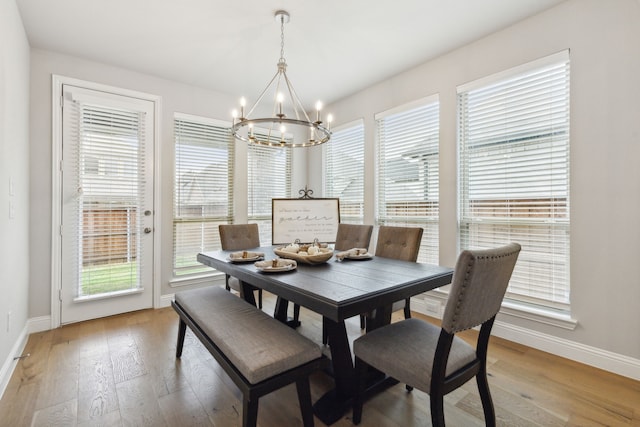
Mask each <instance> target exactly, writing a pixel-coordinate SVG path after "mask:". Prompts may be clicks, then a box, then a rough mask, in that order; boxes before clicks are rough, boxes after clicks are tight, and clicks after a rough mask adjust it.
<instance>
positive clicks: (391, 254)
mask: <svg viewBox="0 0 640 427" xmlns="http://www.w3.org/2000/svg"><path fill="white" fill-rule="evenodd" d="M422 232H423V230H422V228H421V227H395V226H389V225H381V226H380V228H379V229H378V243H377V244H376V254H375V255H376V256H379V257H383V258H393V259H399V260H401V261H410V262H416V260H417V259H418V252H420V242H421V240H422Z"/></svg>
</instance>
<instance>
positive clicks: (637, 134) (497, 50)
mask: <svg viewBox="0 0 640 427" xmlns="http://www.w3.org/2000/svg"><path fill="white" fill-rule="evenodd" d="M564 49H570V57H571V311H572V313H571V315H572V317H573V318H574V319H576V320H577V321H578V325H577V328H576V329H575V330H574V331H569V330H565V329H561V328H558V327H552V326H549V325H545V324H543V323H539V322H531V321H525V320H523V319H520V318H517V317H513V316H501V317H499V320H501V321H503V322H508V323H509V324H511V325H514V326H515V327H521V328H525V329H527V330H530V331H533V335H535V333H536V332H541V333H544V334H548V335H550V336H551V337H554V338H560V339H561V340H567V341H571V342H572V343H578V344H580V345H584V346H591V347H594V348H597V349H602V350H606V351H610V352H613V353H616V354H618V355H624V356H628V357H630V358H635V359H636V360H635V368H634V369H635V370H636V377H637V378H640V371H639V368H638V366H640V365H638V359H640V338H638V332H637V331H638V330H640V314H639V313H640V279H639V278H638V274H637V268H638V264H639V260H640V228H639V226H638V219H639V218H640V168H639V167H638V165H637V163H638V159H640V102H639V101H638V100H639V96H640V2H638V1H636V0H611V1H604V0H573V1H568V2H566V3H562V4H561V5H559V6H558V7H556V8H553V9H550V10H549V11H547V12H544V13H542V14H539V15H537V16H535V17H533V18H530V19H527V20H526V21H523V22H521V23H519V24H517V25H514V26H512V27H509V28H507V29H505V30H503V31H500V32H498V33H495V34H492V35H490V36H488V37H486V38H484V39H481V40H478V41H476V42H474V43H472V44H470V45H467V46H465V47H463V48H461V49H457V50H455V51H453V52H450V53H448V54H446V55H443V56H441V57H439V58H438V59H436V60H433V61H430V62H428V63H425V64H422V65H420V66H418V67H416V68H414V69H411V70H408V71H407V72H405V73H402V74H400V75H397V76H395V77H394V78H392V79H389V80H387V81H384V82H381V83H379V84H376V85H375V86H372V87H370V88H368V89H366V90H363V91H362V92H360V93H357V94H355V95H353V96H350V97H348V98H346V99H343V100H341V101H340V102H336V103H334V104H332V105H330V106H328V109H330V110H331V111H333V113H334V117H336V118H338V119H339V120H340V122H345V123H346V122H349V121H352V120H355V119H357V118H361V117H363V118H364V121H365V127H366V131H365V133H366V134H365V138H366V147H367V148H366V155H365V158H366V159H367V160H368V162H367V166H368V167H367V169H366V171H365V174H366V179H365V182H367V183H372V182H373V181H374V169H373V164H374V163H373V162H374V153H373V146H374V143H375V141H374V128H375V123H374V118H373V117H374V114H375V113H377V112H380V111H385V110H387V109H389V108H391V107H395V106H398V105H402V104H403V103H407V102H409V101H412V100H415V99H419V98H422V97H425V96H428V95H432V94H439V97H440V105H441V107H440V108H441V110H440V120H441V129H440V138H441V139H440V156H441V157H440V162H441V163H440V197H441V210H440V227H441V228H440V260H441V263H442V264H445V265H449V266H453V264H454V262H455V258H456V256H457V248H456V243H457V237H456V232H457V222H456V220H457V206H456V203H457V201H456V193H457V177H456V174H457V152H456V144H457V141H456V86H458V85H461V84H464V83H467V82H470V81H473V80H476V79H479V78H481V77H484V76H488V75H491V74H494V73H497V72H500V71H502V70H505V69H509V68H512V67H515V66H517V65H519V64H523V63H526V62H529V61H532V60H535V59H538V58H541V57H544V56H547V55H550V54H553V53H555V52H559V51H561V50H564ZM339 124H340V123H337V124H336V125H339ZM320 153H321V150H320V149H317V150H315V151H314V156H316V161H310V165H312V166H314V165H315V167H318V168H320V167H321V165H320V161H319V157H318V156H319V155H320ZM318 175H319V172H318V171H315V172H314V171H311V174H310V176H312V177H314V176H318ZM368 185H369V186H368V187H367V188H366V200H367V204H366V208H367V210H366V222H368V223H373V221H374V193H373V187H372V185H371V184H368ZM310 186H311V187H312V188H319V186H320V182H313V181H312V182H310ZM629 331H632V332H629Z"/></svg>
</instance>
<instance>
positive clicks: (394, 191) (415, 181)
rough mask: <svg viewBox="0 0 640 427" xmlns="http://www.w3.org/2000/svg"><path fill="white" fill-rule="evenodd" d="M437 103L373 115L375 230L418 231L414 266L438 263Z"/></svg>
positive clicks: (426, 102)
mask: <svg viewBox="0 0 640 427" xmlns="http://www.w3.org/2000/svg"><path fill="white" fill-rule="evenodd" d="M439 108H440V107H439V102H438V101H437V100H436V101H434V100H433V99H429V100H423V101H419V102H417V103H412V104H411V105H410V106H407V107H405V108H402V107H401V108H400V109H395V110H394V111H392V112H388V113H381V114H378V115H376V128H377V143H378V159H377V168H378V173H377V176H378V181H377V186H378V199H377V223H378V225H396V226H406V227H422V228H423V229H424V233H423V237H422V242H421V245H420V252H419V254H418V261H420V262H428V263H432V264H438V261H439V210H440V209H439V170H440V165H439V163H440V160H439V141H440V138H439V132H440V123H439V121H440V115H439Z"/></svg>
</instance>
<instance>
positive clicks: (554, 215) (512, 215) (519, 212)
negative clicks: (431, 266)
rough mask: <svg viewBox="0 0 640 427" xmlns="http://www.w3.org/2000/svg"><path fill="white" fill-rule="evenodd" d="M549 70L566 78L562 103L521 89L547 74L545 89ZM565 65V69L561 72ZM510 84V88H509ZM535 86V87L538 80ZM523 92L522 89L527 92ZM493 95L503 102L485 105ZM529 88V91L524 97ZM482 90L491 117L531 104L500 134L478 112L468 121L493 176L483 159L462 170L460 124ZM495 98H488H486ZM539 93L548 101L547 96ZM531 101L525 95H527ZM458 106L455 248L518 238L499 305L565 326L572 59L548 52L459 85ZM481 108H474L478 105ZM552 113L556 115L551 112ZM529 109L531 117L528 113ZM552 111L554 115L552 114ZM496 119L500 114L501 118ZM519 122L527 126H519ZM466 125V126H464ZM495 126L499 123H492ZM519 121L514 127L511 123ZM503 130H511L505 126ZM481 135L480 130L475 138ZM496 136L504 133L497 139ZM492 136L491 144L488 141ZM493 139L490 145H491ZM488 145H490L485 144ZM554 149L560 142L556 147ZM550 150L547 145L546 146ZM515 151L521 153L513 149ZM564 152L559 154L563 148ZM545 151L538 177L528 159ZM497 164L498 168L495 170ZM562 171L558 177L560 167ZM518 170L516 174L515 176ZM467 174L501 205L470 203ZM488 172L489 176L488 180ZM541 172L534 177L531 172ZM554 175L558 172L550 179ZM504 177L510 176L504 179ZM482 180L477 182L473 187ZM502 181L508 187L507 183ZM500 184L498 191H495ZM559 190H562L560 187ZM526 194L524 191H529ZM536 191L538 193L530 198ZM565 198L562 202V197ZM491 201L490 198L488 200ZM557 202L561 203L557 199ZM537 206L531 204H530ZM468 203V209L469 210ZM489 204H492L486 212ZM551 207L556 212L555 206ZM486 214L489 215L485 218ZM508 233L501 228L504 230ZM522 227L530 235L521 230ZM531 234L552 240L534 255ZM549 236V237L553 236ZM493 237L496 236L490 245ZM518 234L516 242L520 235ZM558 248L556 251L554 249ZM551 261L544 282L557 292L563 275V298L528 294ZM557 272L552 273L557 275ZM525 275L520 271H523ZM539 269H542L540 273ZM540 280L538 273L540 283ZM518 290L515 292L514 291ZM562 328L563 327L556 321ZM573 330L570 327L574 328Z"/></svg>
mask: <svg viewBox="0 0 640 427" xmlns="http://www.w3.org/2000/svg"><path fill="white" fill-rule="evenodd" d="M552 67H558V69H559V70H558V72H557V74H558V75H561V74H562V73H565V74H566V75H565V77H564V81H563V82H562V83H559V84H558V85H559V86H562V85H564V86H562V88H563V89H562V90H564V91H565V92H564V95H563V94H560V95H557V96H558V97H559V98H561V99H560V100H559V101H557V100H555V99H554V96H555V95H556V92H555V91H554V92H553V95H548V94H545V95H540V96H537V97H533V96H531V94H536V95H537V94H538V92H536V91H537V90H538V89H530V88H528V87H527V85H528V84H531V85H533V84H534V83H529V81H533V79H534V77H533V76H534V75H535V74H536V73H540V74H542V73H546V74H545V76H546V77H545V78H546V79H547V80H545V84H548V85H550V86H551V85H552V84H553V81H554V77H553V72H551V71H549V70H550V69H552ZM563 67H564V69H562V68H563ZM557 80H558V81H560V80H562V78H561V77H559V78H558V79H557ZM511 82H513V83H511ZM536 85H537V82H536ZM525 88H526V89H525ZM518 89H519V90H520V92H518V93H520V94H521V95H519V96H514V95H509V94H507V91H508V90H512V91H515V90H518ZM491 91H495V92H499V93H501V92H500V91H504V92H505V95H504V97H503V98H504V99H503V100H502V101H497V100H493V101H491V102H493V107H492V108H490V101H488V99H489V93H490V92H491ZM527 91H529V92H527ZM483 92H484V93H486V100H483V102H485V103H486V104H484V107H485V108H486V110H484V111H491V112H493V113H494V114H495V116H493V117H496V116H498V113H499V111H500V109H501V108H502V109H503V110H504V111H505V112H506V111H507V109H506V107H500V106H499V105H502V104H500V102H503V103H506V102H507V101H511V102H515V101H517V100H521V102H522V100H523V99H524V100H525V101H526V100H528V101H529V103H528V104H527V105H526V107H527V108H528V109H526V108H524V107H523V111H525V113H523V115H521V116H520V117H519V118H518V119H517V120H516V119H515V118H511V119H508V120H507V119H505V120H503V122H500V123H502V124H501V125H500V130H499V131H498V130H497V129H498V128H499V126H498V125H495V126H493V129H492V127H491V126H490V125H488V124H486V123H485V127H481V126H480V123H483V122H481V119H486V118H487V117H490V115H489V114H488V113H486V114H485V113H484V112H483V113H478V116H474V117H473V120H475V123H476V124H477V128H475V129H474V130H473V132H472V133H473V134H474V135H477V137H476V138H475V139H474V141H475V145H474V147H475V150H476V152H480V149H479V148H477V147H479V146H480V142H479V141H481V140H484V142H483V143H484V144H485V146H486V147H487V148H486V149H485V151H484V153H485V154H484V155H485V157H486V158H487V159H490V157H489V156H491V155H492V154H491V153H493V159H494V160H495V165H496V166H494V169H491V170H492V172H487V171H489V168H488V167H487V166H488V165H489V162H488V160H478V161H476V165H477V167H476V168H475V169H474V171H475V172H469V171H468V170H467V168H469V166H468V161H469V157H468V156H469V155H470V154H469V153H470V148H471V144H473V143H471V144H468V143H467V142H468V141H469V140H470V139H473V138H472V137H470V136H469V132H470V131H469V128H468V126H466V123H469V117H468V112H467V111H465V102H469V101H468V99H466V98H465V97H468V96H469V94H477V95H478V99H479V100H474V102H480V99H481V98H480V97H482V96H483ZM491 95H492V96H493V94H491ZM545 96H546V97H547V98H548V99H547V98H545ZM527 97H529V98H527ZM540 100H544V102H545V104H544V105H543V106H547V105H548V107H547V110H544V111H545V113H546V115H549V116H550V117H551V119H549V120H550V123H551V121H553V124H547V125H545V126H542V124H541V123H542V118H539V117H546V115H545V114H544V113H539V112H534V110H533V107H532V106H533V105H537V103H538V102H541V101H540ZM457 107H458V143H457V145H458V157H459V162H458V186H459V189H458V204H459V206H458V245H459V250H463V249H468V248H470V247H474V248H478V247H489V246H491V245H494V246H497V245H499V244H504V243H507V240H515V241H518V239H519V238H522V239H524V240H525V241H524V242H522V241H521V242H519V243H521V244H522V245H523V250H522V252H521V254H520V257H519V262H518V264H517V265H516V269H515V270H514V274H513V276H512V280H511V284H510V286H509V289H508V291H507V295H506V296H505V300H504V303H503V307H505V308H507V311H510V312H511V313H512V314H513V313H514V312H517V311H518V310H520V309H524V310H525V311H528V312H530V313H532V315H534V317H538V316H540V315H541V314H544V315H545V316H548V317H555V318H557V319H560V320H561V321H568V320H569V319H570V310H571V302H570V290H571V284H570V142H571V141H570V58H569V52H568V51H562V52H558V53H556V54H554V55H550V56H547V57H544V58H541V59H538V60H535V61H531V62H528V63H526V64H523V65H520V66H518V67H514V68H512V69H509V70H505V71H503V72H500V73H496V74H494V75H491V76H487V77H485V78H482V79H478V80H476V81H474V82H470V83H467V84H465V85H461V86H459V87H458V88H457ZM477 110H478V111H480V107H479V106H478V108H477ZM556 110H557V111H556ZM519 111H520V110H519V107H512V109H511V111H509V112H506V113H505V114H504V117H506V116H508V115H512V116H513V115H514V114H515V113H516V112H519ZM526 111H529V113H526ZM549 111H553V113H549ZM556 113H557V114H556ZM500 117H502V116H500ZM525 118H526V119H527V120H526V121H527V122H528V123H525V124H526V126H521V124H523V123H524V122H525ZM465 120H467V121H465ZM556 120H557V121H559V122H561V123H564V125H558V123H557V122H556ZM496 122H498V120H497V119H496ZM515 124H517V125H518V126H517V128H516V126H515ZM509 125H512V126H511V127H509ZM481 131H485V132H484V133H481ZM516 134H518V135H519V137H517V138H516V137H514V135H516ZM500 135H502V136H500ZM491 138H494V139H491ZM491 141H493V142H491ZM490 144H491V146H490ZM556 144H558V145H560V146H559V147H556ZM546 146H549V148H546ZM467 150H469V151H467ZM497 150H504V151H503V152H502V154H501V156H502V157H503V158H505V159H507V158H508V159H510V162H509V161H506V160H504V161H502V160H501V159H499V157H500V153H498V151H497ZM517 150H519V151H520V152H519V153H518V152H516V151H517ZM562 150H564V152H563V151H562ZM538 152H540V153H549V159H551V160H548V158H547V157H545V158H544V160H542V161H541V162H540V164H541V165H546V164H547V163H545V162H550V161H553V163H550V164H552V165H554V167H552V166H548V167H547V168H548V169H549V170H550V171H549V173H548V174H549V175H548V177H547V178H545V179H544V180H543V179H542V177H544V173H545V169H544V167H546V166H536V165H535V164H534V156H535V155H537V153H538ZM564 157H566V163H565V164H564V165H562V164H560V163H561V162H562V159H563V158H564ZM516 162H519V164H520V165H525V164H526V165H527V167H526V168H524V167H522V166H519V167H517V168H516V167H514V165H516ZM502 163H503V165H501V164H502ZM482 165H484V167H485V168H486V170H485V171H484V172H480V167H482ZM562 167H564V172H563V170H562V169H561V168H562ZM555 168H558V170H560V172H556V171H555ZM495 170H504V171H505V177H504V178H503V179H504V182H503V183H502V184H499V183H498V182H497V181H498V180H497V179H495V178H496V177H497V175H496V174H497V172H495ZM516 171H519V173H516ZM470 173H476V178H475V183H476V184H475V187H476V188H475V192H476V194H477V195H479V194H480V193H479V192H480V191H481V190H483V191H495V192H496V194H497V192H502V193H503V198H504V200H503V203H500V202H499V198H498V197H493V198H487V196H486V194H487V193H484V194H485V195H484V198H485V199H486V200H485V201H484V202H482V201H481V200H482V197H481V196H476V200H475V203H472V197H471V196H470V195H469V192H470V191H471V190H470V188H471V187H470V185H471V184H470V182H471V178H469V174H470ZM492 174H493V175H492ZM527 174H529V175H530V174H534V175H533V177H540V178H539V179H540V180H538V181H536V186H534V185H532V184H528V182H529V181H532V177H531V176H525V175H527ZM537 174H539V175H537ZM556 174H557V175H558V176H557V177H556ZM507 175H508V177H507ZM492 180H493V181H496V182H494V183H493V184H494V185H495V186H496V187H495V188H496V189H495V190H488V189H489V188H490V184H489V183H490V182H491V181H492ZM545 180H546V181H548V182H549V183H548V184H545V185H547V186H548V187H549V188H551V190H548V192H545V191H543V190H542V189H541V188H534V187H543V186H542V185H541V184H540V183H541V182H545V183H546V181H545ZM479 182H482V184H478V183H479ZM507 184H508V185H507ZM499 185H502V187H498V186H499ZM563 187H566V188H565V189H564V190H563ZM527 190H529V191H527ZM525 194H526V195H529V196H530V199H529V200H527V197H525ZM536 194H537V196H535V195H536ZM541 195H545V196H546V197H542V196H541ZM559 195H560V196H563V197H564V200H562V197H558V196H559ZM490 199H495V200H490ZM558 199H560V200H558ZM544 200H547V202H548V203H547V204H545V203H544ZM536 201H537V203H536ZM527 203H529V204H530V205H531V207H530V210H529V212H528V213H527V212H526V209H527V206H526V205H527ZM472 205H473V206H474V207H473V208H472V207H471V206H472ZM489 205H491V206H490V207H489ZM545 208H546V211H548V212H550V213H549V215H547V216H545V213H544V212H545ZM556 208H557V212H556V211H555V209H556ZM472 209H475V212H476V214H472V213H471V211H472ZM489 209H491V210H492V211H493V212H492V213H489ZM489 226H490V227H493V228H494V230H501V231H494V232H484V231H480V230H481V228H483V227H484V228H488V227H489ZM471 228H475V229H476V230H477V233H478V234H477V235H476V236H477V237H476V238H477V239H480V238H484V239H485V242H486V243H485V244H484V246H483V245H482V244H480V245H477V244H471V243H468V242H466V241H465V239H466V238H467V230H469V229H471ZM504 230H506V231H504ZM525 230H529V231H528V232H526V233H525ZM536 230H541V232H540V234H539V235H538V236H539V239H540V240H541V239H543V238H544V236H545V232H544V230H547V232H546V234H551V235H552V236H553V237H551V238H550V245H551V246H545V247H544V248H542V249H539V250H536V249H535V246H536V245H534V244H531V243H530V242H533V239H534V238H535V237H536V234H535V233H536ZM554 233H555V234H554ZM509 235H511V237H513V236H516V238H515V239H509ZM491 236H493V237H494V239H493V242H489V239H490V238H491ZM518 236H519V237H518ZM536 243H537V244H538V245H541V243H539V241H538V240H536ZM553 251H556V252H553ZM558 252H560V253H561V254H562V253H564V256H563V258H562V259H563V261H562V262H561V263H556V259H557V256H556V254H557V253H558ZM550 253H553V254H554V256H549V254H550ZM547 257H548V258H549V259H552V260H551V261H546V259H547ZM548 262H550V263H551V264H552V266H551V267H552V268H553V272H552V273H547V274H549V276H552V278H551V280H552V283H551V284H550V285H549V287H548V289H549V292H550V293H553V292H554V290H555V289H554V288H556V284H557V283H558V282H557V281H556V280H555V279H556V277H557V276H562V277H564V282H562V283H560V292H561V293H563V296H562V297H555V296H553V297H549V299H548V300H545V298H542V297H541V295H542V292H541V291H540V292H538V295H537V296H535V295H534V294H535V293H536V292H535V289H534V287H533V286H531V284H530V281H531V280H533V278H534V277H536V276H535V275H536V274H538V273H536V266H538V265H541V264H543V263H548ZM556 269H557V270H558V272H556ZM525 270H526V271H525ZM539 271H546V270H543V269H542V268H541V269H540V270H539ZM527 280H529V282H528V283H529V284H528V285H526V286H525V285H521V284H519V283H527ZM539 280H541V278H540V277H539V276H538V281H539ZM518 287H520V288H521V290H518ZM525 288H528V289H529V291H526V290H525ZM525 292H529V293H530V295H525ZM560 298H566V299H565V300H564V301H562V300H560ZM560 323H562V322H560ZM571 324H572V322H571V321H569V322H568V325H569V328H570V329H571ZM574 326H575V324H574Z"/></svg>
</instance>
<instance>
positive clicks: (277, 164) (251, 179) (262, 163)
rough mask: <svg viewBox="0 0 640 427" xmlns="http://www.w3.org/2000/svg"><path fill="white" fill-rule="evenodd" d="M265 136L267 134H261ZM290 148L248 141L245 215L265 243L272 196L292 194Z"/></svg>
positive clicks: (267, 238)
mask: <svg viewBox="0 0 640 427" xmlns="http://www.w3.org/2000/svg"><path fill="white" fill-rule="evenodd" d="M258 133H259V131H257V130H256V134H258ZM267 138H268V136H267V135H266V134H263V135H262V136H260V139H265V140H266V139H267ZM291 150H292V148H280V147H268V146H263V145H255V144H249V149H248V160H249V165H248V193H249V194H248V198H249V200H248V219H249V222H251V223H257V224H258V227H259V229H260V244H261V245H264V246H266V245H270V244H271V199H278V198H287V197H289V195H290V194H291Z"/></svg>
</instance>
